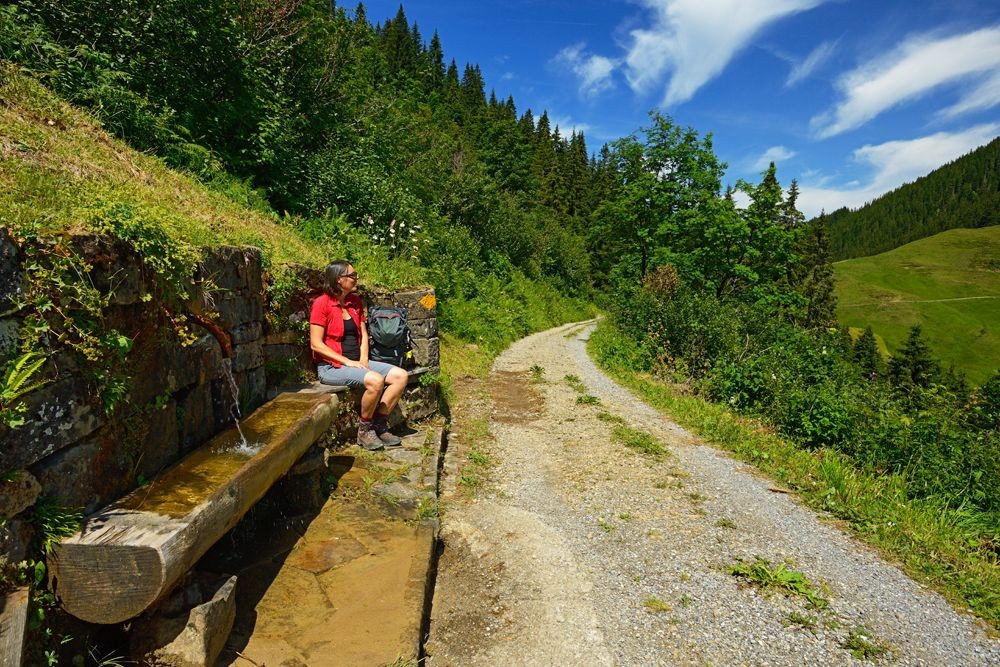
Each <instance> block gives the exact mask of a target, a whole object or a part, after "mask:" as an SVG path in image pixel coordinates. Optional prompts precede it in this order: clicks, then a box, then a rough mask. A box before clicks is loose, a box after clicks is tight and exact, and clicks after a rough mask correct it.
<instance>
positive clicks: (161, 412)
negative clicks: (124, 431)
mask: <svg viewBox="0 0 1000 667" xmlns="http://www.w3.org/2000/svg"><path fill="white" fill-rule="evenodd" d="M140 415H141V417H140ZM133 419H139V420H140V423H141V427H140V428H141V429H142V430H143V431H144V432H145V433H144V435H143V437H142V438H141V452H142V453H141V460H140V461H139V462H138V463H139V472H140V473H142V475H144V476H145V477H146V479H152V478H153V477H155V476H156V474H157V473H158V472H160V471H161V470H163V469H164V468H166V467H167V466H168V465H170V464H171V463H174V462H175V461H176V460H177V459H179V458H180V455H181V449H180V442H179V440H178V434H177V403H175V402H174V401H169V402H168V403H167V404H166V405H164V406H163V407H162V408H155V407H149V408H147V409H146V410H144V411H143V412H141V413H139V415H135V416H133ZM138 435H139V434H137V433H136V434H133V438H135V437H137V436H138ZM136 444H139V443H138V442H137V443H136Z"/></svg>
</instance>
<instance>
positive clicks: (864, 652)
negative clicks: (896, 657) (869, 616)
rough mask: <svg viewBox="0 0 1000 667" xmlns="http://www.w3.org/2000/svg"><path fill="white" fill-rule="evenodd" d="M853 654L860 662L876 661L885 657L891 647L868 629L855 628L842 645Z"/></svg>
mask: <svg viewBox="0 0 1000 667" xmlns="http://www.w3.org/2000/svg"><path fill="white" fill-rule="evenodd" d="M841 646H843V647H844V648H846V649H847V650H848V651H850V652H851V655H853V656H854V657H855V658H857V659H858V660H869V661H876V660H878V659H879V658H883V657H885V656H886V655H887V654H888V653H889V652H890V648H889V645H888V644H886V643H885V642H884V641H882V640H881V639H879V638H878V637H876V636H875V633H873V632H872V631H871V630H869V629H868V628H865V627H863V626H858V627H856V628H853V629H852V630H851V631H850V632H849V633H848V634H847V637H846V638H845V639H844V641H843V643H842V644H841Z"/></svg>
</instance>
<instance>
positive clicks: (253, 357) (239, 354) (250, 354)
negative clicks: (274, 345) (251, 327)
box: [233, 340, 264, 372]
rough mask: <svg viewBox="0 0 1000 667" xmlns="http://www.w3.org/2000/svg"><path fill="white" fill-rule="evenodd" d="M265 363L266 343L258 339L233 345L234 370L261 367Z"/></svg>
mask: <svg viewBox="0 0 1000 667" xmlns="http://www.w3.org/2000/svg"><path fill="white" fill-rule="evenodd" d="M263 365H264V345H263V344H262V343H261V342H260V341H259V340H256V341H254V342H252V343H244V344H243V345H236V346H235V347H233V372H239V371H245V370H249V369H251V368H259V367H261V366H263Z"/></svg>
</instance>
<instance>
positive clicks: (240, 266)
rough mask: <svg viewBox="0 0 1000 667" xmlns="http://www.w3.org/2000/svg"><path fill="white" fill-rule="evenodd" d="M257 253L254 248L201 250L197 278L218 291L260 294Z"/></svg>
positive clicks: (259, 258)
mask: <svg viewBox="0 0 1000 667" xmlns="http://www.w3.org/2000/svg"><path fill="white" fill-rule="evenodd" d="M261 256H262V255H261V252H260V250H259V249H258V248H251V247H236V246H217V247H212V248H205V249H204V255H203V259H202V261H201V264H199V265H198V277H199V278H201V279H202V280H208V281H211V283H212V285H213V286H214V287H216V288H218V289H219V290H224V291H237V290H250V292H252V293H254V294H259V293H260V292H261V291H262V281H261Z"/></svg>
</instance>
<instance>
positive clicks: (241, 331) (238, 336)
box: [229, 322, 264, 345]
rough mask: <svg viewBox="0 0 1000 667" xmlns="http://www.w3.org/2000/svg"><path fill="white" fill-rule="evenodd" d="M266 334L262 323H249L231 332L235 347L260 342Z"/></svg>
mask: <svg viewBox="0 0 1000 667" xmlns="http://www.w3.org/2000/svg"><path fill="white" fill-rule="evenodd" d="M263 334H264V326H263V325H262V324H261V323H260V322H248V323H247V324H243V325H240V326H238V327H236V328H235V329H233V330H232V331H230V332H229V337H230V338H231V339H232V341H233V345H243V344H244V343H252V342H254V341H256V340H259V339H260V338H261V336H263Z"/></svg>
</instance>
